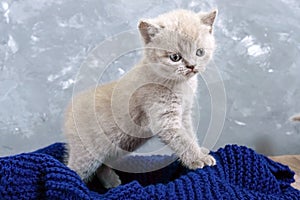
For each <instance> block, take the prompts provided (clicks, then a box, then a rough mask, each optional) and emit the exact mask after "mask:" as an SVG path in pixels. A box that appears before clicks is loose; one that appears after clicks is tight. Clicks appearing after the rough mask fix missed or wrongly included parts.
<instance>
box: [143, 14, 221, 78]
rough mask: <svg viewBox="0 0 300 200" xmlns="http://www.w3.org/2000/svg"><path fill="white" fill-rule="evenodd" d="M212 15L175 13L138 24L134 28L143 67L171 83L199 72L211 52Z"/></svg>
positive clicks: (212, 40)
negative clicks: (141, 48) (142, 53)
mask: <svg viewBox="0 0 300 200" xmlns="http://www.w3.org/2000/svg"><path fill="white" fill-rule="evenodd" d="M216 15H217V11H216V10H214V11H212V12H210V13H194V12H191V11H187V10H176V11H172V12H169V13H166V14H163V15H160V16H158V17H157V18H154V19H149V20H141V21H140V23H139V25H138V27H139V30H140V33H141V36H142V38H143V41H144V44H145V58H144V59H146V60H147V64H148V66H147V67H151V68H153V70H154V71H156V72H157V74H159V75H161V76H164V77H165V78H167V79H174V80H186V79H188V78H190V77H192V76H194V75H195V74H196V73H198V72H199V71H203V70H204V69H205V66H206V65H207V63H208V62H209V60H210V59H211V57H212V55H213V51H214V48H215V41H214V37H213V34H212V30H213V23H214V20H215V18H216ZM149 63H150V64H149Z"/></svg>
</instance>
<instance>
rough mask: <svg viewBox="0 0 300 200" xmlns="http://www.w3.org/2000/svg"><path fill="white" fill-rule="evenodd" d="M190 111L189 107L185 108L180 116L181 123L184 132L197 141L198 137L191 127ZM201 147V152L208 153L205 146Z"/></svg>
mask: <svg viewBox="0 0 300 200" xmlns="http://www.w3.org/2000/svg"><path fill="white" fill-rule="evenodd" d="M191 116H192V112H191V111H190V109H189V108H187V110H185V112H184V113H183V116H182V124H183V127H184V129H185V132H186V133H187V134H188V135H189V136H191V137H192V139H193V140H195V141H196V142H197V143H198V138H197V135H196V134H195V131H194V128H193V121H192V117H191ZM200 148H201V152H202V153H203V154H206V155H208V154H209V152H210V151H209V150H208V149H207V148H205V147H200Z"/></svg>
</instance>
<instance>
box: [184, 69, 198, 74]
mask: <svg viewBox="0 0 300 200" xmlns="http://www.w3.org/2000/svg"><path fill="white" fill-rule="evenodd" d="M198 72H199V71H198V70H196V69H195V70H190V71H188V72H187V73H186V76H189V75H194V74H197V73H198Z"/></svg>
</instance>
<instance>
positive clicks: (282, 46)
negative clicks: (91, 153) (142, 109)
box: [0, 0, 300, 156]
mask: <svg viewBox="0 0 300 200" xmlns="http://www.w3.org/2000/svg"><path fill="white" fill-rule="evenodd" d="M176 8H185V9H191V10H194V11H200V10H202V11H209V10H210V9H211V8H218V9H219V17H218V19H217V23H216V26H215V35H216V39H217V43H218V48H217V51H216V54H215V58H214V62H215V64H216V65H217V66H218V68H219V70H220V72H221V75H222V78H223V80H224V84H225V89H226V95H227V115H226V120H225V125H224V129H223V132H222V135H221V137H220V138H219V140H218V143H217V145H216V146H215V149H217V148H218V147H220V146H224V145H225V144H227V143H237V144H241V145H247V146H249V147H252V148H255V149H256V150H257V151H259V152H261V153H265V154H288V153H293V154H294V153H295V154H296V153H298V154H299V153H300V145H299V144H300V124H296V123H292V122H290V121H289V120H288V118H289V117H290V116H291V115H293V114H294V113H296V112H300V56H299V55H300V23H299V22H300V2H299V1H298V0H272V1H260V0H244V1H242V0H222V1H211V0H202V1H198V0H197V1H196V0H195V1H185V0H176V1H171V0H139V1H134V0H118V1H117V0H112V1H104V0H82V1H73V0H22V1H21V0H15V1H13V0H1V1H0V155H1V156H3V155H10V154H15V153H19V152H24V151H30V150H33V149H36V148H39V147H41V146H45V145H48V144H50V143H53V142H57V141H64V138H63V135H62V131H61V124H62V116H63V110H64V107H65V106H66V104H67V102H68V101H69V99H70V98H71V95H72V88H73V85H74V83H75V81H76V80H75V75H76V73H77V72H78V70H79V67H80V65H81V63H82V62H83V61H84V60H85V58H86V57H87V56H88V54H89V53H90V52H91V50H92V49H93V48H95V47H96V46H97V45H98V44H99V43H101V41H103V40H105V38H107V37H109V36H111V35H114V34H117V33H119V32H122V31H126V30H128V29H134V28H136V26H137V22H138V20H139V19H140V18H147V17H155V16H157V15H158V14H161V13H164V12H166V11H169V10H173V9H176ZM125 42H126V41H125ZM133 62H136V58H135V57H134V56H127V57H125V58H123V60H122V59H120V61H116V62H115V63H113V64H112V66H111V67H112V68H114V69H118V70H117V72H119V73H116V72H113V71H111V72H109V71H108V72H107V73H106V74H105V75H104V76H105V77H104V79H107V80H111V79H115V78H117V77H119V76H120V75H121V74H122V73H124V71H126V70H127V69H128V68H130V66H127V65H126V64H129V63H133ZM123 70H124V71H123ZM199 86H200V89H199V97H198V102H199V107H200V114H201V119H200V122H199V123H200V128H199V135H201V132H202V131H205V129H206V128H207V124H208V122H209V119H210V96H209V93H208V91H207V89H206V86H205V84H203V82H201V81H200V83H199ZM200 138H201V137H200Z"/></svg>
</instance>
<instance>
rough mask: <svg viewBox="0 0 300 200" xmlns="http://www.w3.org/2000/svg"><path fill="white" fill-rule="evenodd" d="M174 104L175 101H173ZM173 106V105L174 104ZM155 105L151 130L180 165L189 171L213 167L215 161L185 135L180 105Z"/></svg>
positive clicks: (191, 138)
mask: <svg viewBox="0 0 300 200" xmlns="http://www.w3.org/2000/svg"><path fill="white" fill-rule="evenodd" d="M173 102H175V101H173ZM174 104H175V103H174ZM174 104H171V105H170V106H169V107H166V105H165V104H161V105H155V106H156V108H154V109H153V111H154V112H151V115H152V117H153V119H151V129H152V130H153V132H156V133H157V135H158V137H159V138H160V139H161V140H162V142H164V143H165V144H167V145H169V147H170V148H171V149H172V150H173V151H174V152H175V154H176V155H177V156H178V157H179V158H180V160H181V161H182V163H183V164H184V165H186V166H187V167H188V168H190V169H197V168H203V167H204V166H206V165H208V166H211V165H215V164H216V160H215V159H214V158H213V157H212V156H211V155H208V154H207V153H208V151H206V150H205V149H203V150H202V149H201V148H200V147H199V145H198V143H197V141H196V140H194V139H193V137H191V136H190V135H189V134H187V133H186V132H185V130H184V128H183V127H182V125H181V124H182V119H181V112H180V111H181V110H182V109H181V106H180V103H177V104H175V105H174ZM203 151H204V152H203Z"/></svg>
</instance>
